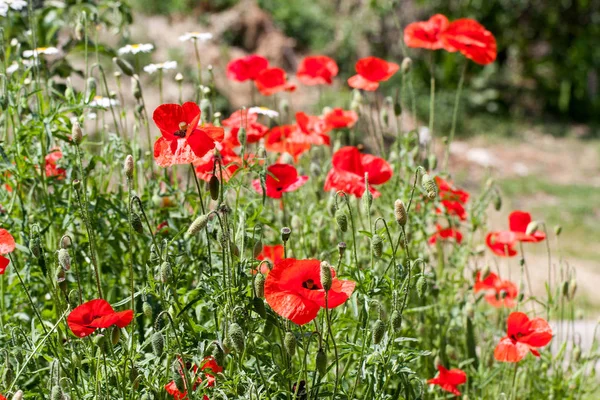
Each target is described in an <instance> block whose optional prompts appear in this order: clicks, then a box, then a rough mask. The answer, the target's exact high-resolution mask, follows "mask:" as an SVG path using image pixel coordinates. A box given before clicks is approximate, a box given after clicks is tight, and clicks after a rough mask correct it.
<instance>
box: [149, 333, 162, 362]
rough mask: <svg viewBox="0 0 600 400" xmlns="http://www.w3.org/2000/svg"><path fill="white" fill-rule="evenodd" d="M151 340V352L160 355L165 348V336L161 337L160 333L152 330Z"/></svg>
mask: <svg viewBox="0 0 600 400" xmlns="http://www.w3.org/2000/svg"><path fill="white" fill-rule="evenodd" d="M151 342H152V352H153V353H154V355H155V356H157V357H160V356H162V354H163V351H164V350H165V338H164V337H163V335H162V333H160V332H154V334H153V335H152V338H151Z"/></svg>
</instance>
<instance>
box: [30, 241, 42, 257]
mask: <svg viewBox="0 0 600 400" xmlns="http://www.w3.org/2000/svg"><path fill="white" fill-rule="evenodd" d="M29 251H31V254H33V256H34V257H35V258H40V255H41V254H42V245H41V242H40V238H39V237H37V236H35V237H34V238H33V239H31V240H30V241H29Z"/></svg>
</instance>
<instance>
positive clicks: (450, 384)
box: [427, 364, 467, 396]
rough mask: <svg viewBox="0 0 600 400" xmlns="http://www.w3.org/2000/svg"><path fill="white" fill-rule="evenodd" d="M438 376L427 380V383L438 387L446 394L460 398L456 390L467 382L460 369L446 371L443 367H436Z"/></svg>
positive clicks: (464, 374)
mask: <svg viewBox="0 0 600 400" xmlns="http://www.w3.org/2000/svg"><path fill="white" fill-rule="evenodd" d="M437 369H438V371H439V373H438V375H437V376H436V377H435V378H433V379H429V380H428V381H427V383H429V384H430V385H439V386H440V387H441V388H442V389H443V390H445V391H446V392H450V393H452V394H453V395H455V396H460V392H459V391H458V389H457V388H456V387H457V386H458V385H462V384H464V383H466V382H467V374H466V373H465V372H464V371H463V370H460V369H450V370H448V369H446V368H444V366H443V365H441V364H440V365H438V366H437Z"/></svg>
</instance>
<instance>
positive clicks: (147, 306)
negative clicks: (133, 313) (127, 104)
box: [142, 301, 152, 318]
mask: <svg viewBox="0 0 600 400" xmlns="http://www.w3.org/2000/svg"><path fill="white" fill-rule="evenodd" d="M142 312H143V313H144V315H145V316H146V317H148V318H152V306H151V305H150V303H148V302H147V301H144V302H143V303H142Z"/></svg>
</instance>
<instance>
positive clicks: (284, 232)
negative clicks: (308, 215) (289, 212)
mask: <svg viewBox="0 0 600 400" xmlns="http://www.w3.org/2000/svg"><path fill="white" fill-rule="evenodd" d="M291 234H292V230H291V229H290V228H289V227H287V226H284V227H283V228H281V240H282V241H283V242H284V243H285V242H287V241H288V240H289V238H290V235H291Z"/></svg>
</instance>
